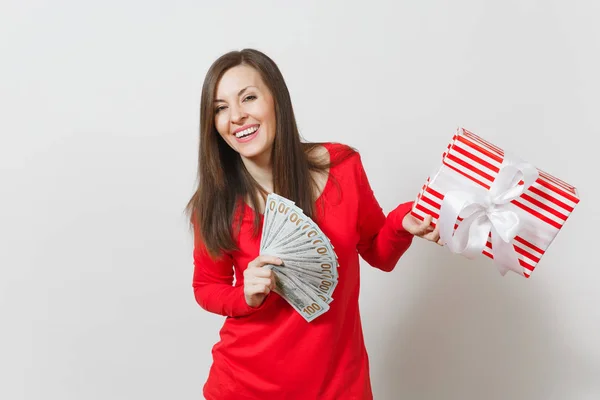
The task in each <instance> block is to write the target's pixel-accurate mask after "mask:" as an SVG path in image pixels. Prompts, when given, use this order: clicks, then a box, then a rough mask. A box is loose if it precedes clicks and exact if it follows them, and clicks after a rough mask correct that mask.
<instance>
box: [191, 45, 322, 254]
mask: <svg viewBox="0 0 600 400" xmlns="http://www.w3.org/2000/svg"><path fill="white" fill-rule="evenodd" d="M238 65H247V66H249V67H252V68H254V69H255V70H256V71H258V72H259V74H260V76H261V78H262V80H263V82H264V83H265V85H266V86H267V87H268V89H269V90H270V91H271V94H272V96H273V100H274V105H275V118H276V134H275V141H274V143H273V148H272V153H271V160H272V163H273V165H272V169H273V190H274V192H275V193H277V194H279V195H280V196H283V197H286V198H288V199H290V200H292V201H294V202H295V203H296V205H297V206H298V207H300V208H301V209H302V210H303V211H304V213H305V214H306V215H307V216H309V217H311V218H315V216H314V213H315V209H314V208H315V207H314V201H315V197H316V195H317V184H316V182H315V180H314V179H313V176H312V175H311V171H315V172H322V173H324V172H325V171H326V170H327V169H328V168H330V167H331V166H332V162H324V161H322V160H320V159H318V158H316V157H312V156H311V153H312V151H313V150H315V149H316V147H317V146H319V145H320V143H306V142H302V141H301V137H300V133H299V132H298V127H297V125H296V119H295V117H294V110H293V108H292V101H291V99H290V94H289V91H288V88H287V85H286V84H285V81H284V79H283V76H282V74H281V72H280V70H279V68H278V67H277V65H276V64H275V62H274V61H273V60H271V59H270V58H269V57H268V56H266V55H265V54H263V53H262V52H260V51H258V50H254V49H244V50H241V51H232V52H229V53H227V54H224V55H223V56H221V57H219V58H218V59H217V60H216V61H215V62H214V63H213V64H212V66H211V67H210V69H209V70H208V72H207V74H206V77H205V79H204V84H203V86H202V95H201V101H200V148H199V152H198V186H197V189H196V192H195V193H194V195H193V196H192V198H191V199H190V201H189V203H188V205H187V208H186V211H187V213H188V215H189V216H190V217H191V220H192V222H193V224H194V226H195V232H196V234H199V238H200V239H201V240H202V241H203V242H204V245H205V246H206V248H207V250H208V252H209V253H210V254H211V255H213V256H217V255H219V254H220V253H222V252H225V251H233V250H237V246H236V243H235V240H234V231H233V229H234V223H235V222H236V221H234V218H235V211H236V207H238V206H240V205H241V203H240V202H242V201H245V200H246V199H247V200H248V201H249V202H250V205H251V206H252V208H254V210H259V209H260V208H259V206H260V204H261V201H260V198H259V196H262V198H263V201H264V199H265V198H266V195H267V193H266V192H265V190H264V189H263V188H262V187H261V186H260V185H259V184H258V183H257V182H256V181H255V180H254V178H252V176H251V175H250V173H249V172H248V171H247V170H246V168H245V166H244V164H243V162H242V160H241V158H240V156H239V154H238V153H237V152H236V151H235V150H233V149H232V148H231V147H229V145H228V144H227V143H226V142H225V141H224V140H223V138H221V136H220V135H219V133H218V132H217V130H216V127H215V107H214V99H215V94H216V93H215V92H216V88H217V85H218V83H219V81H220V79H221V77H222V76H223V74H224V73H225V72H226V71H227V70H229V69H230V68H233V67H235V66H238ZM331 161H333V160H331ZM254 215H255V217H254V234H255V235H257V234H258V231H259V226H260V218H261V216H260V214H259V213H258V212H256V213H255V214H254ZM239 222H240V223H241V220H240V221H239Z"/></svg>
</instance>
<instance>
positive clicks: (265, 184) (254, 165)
mask: <svg viewBox="0 0 600 400" xmlns="http://www.w3.org/2000/svg"><path fill="white" fill-rule="evenodd" d="M242 162H243V163H244V166H245V167H246V170H248V172H249V173H250V175H251V176H252V178H254V180H255V181H256V182H257V183H258V184H259V185H260V186H261V187H262V188H263V189H264V190H266V191H267V192H268V193H273V165H272V164H271V158H270V157H268V156H267V157H263V158H260V157H256V158H252V159H248V158H244V157H242Z"/></svg>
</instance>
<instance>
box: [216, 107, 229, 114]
mask: <svg viewBox="0 0 600 400" xmlns="http://www.w3.org/2000/svg"><path fill="white" fill-rule="evenodd" d="M226 108H227V107H226V106H219V107H217V108H215V114H218V113H220V112H221V111H223V110H224V109H226Z"/></svg>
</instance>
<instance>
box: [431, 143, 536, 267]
mask: <svg viewBox="0 0 600 400" xmlns="http://www.w3.org/2000/svg"><path fill="white" fill-rule="evenodd" d="M537 178H538V171H537V169H536V168H535V167H534V166H533V165H531V164H528V163H526V162H524V161H522V160H520V159H518V158H517V157H514V156H510V155H507V154H506V153H505V155H504V160H503V162H502V165H501V166H500V171H499V173H498V175H497V177H496V179H495V180H494V182H493V183H492V185H491V187H490V189H489V190H486V189H484V188H482V187H474V186H469V188H468V189H466V190H453V191H449V192H448V193H446V195H445V196H444V200H443V201H442V206H441V208H440V217H439V220H438V224H439V226H440V237H441V239H442V241H443V242H444V243H445V244H446V245H447V247H448V248H449V249H450V251H452V252H453V253H458V254H462V255H463V256H465V257H467V258H470V259H473V258H475V257H476V256H477V255H479V254H481V252H482V251H483V249H484V247H485V246H486V243H487V240H488V236H489V234H490V232H491V234H492V235H491V236H492V254H493V255H494V262H495V263H496V265H497V266H498V270H499V271H500V274H501V275H502V276H504V275H505V274H506V272H508V270H512V271H514V272H516V273H517V274H519V275H523V268H522V267H521V265H520V264H519V258H518V256H517V254H516V252H515V249H514V247H513V245H512V240H513V239H514V237H515V236H516V235H517V233H518V232H519V230H520V228H521V224H522V222H521V220H520V218H519V215H518V214H517V213H516V212H515V211H514V207H515V206H514V205H512V204H511V203H510V202H511V201H512V200H513V199H516V198H518V197H519V196H521V194H523V192H525V191H526V190H527V189H528V188H529V187H530V186H531V185H532V184H533V183H534V182H535V181H536V180H537ZM521 180H523V185H520V184H519V182H520V181H521ZM467 190H468V191H467ZM459 216H461V217H462V218H463V220H462V221H461V222H460V223H459V224H458V228H457V229H456V231H454V225H455V223H456V221H457V219H458V217H459Z"/></svg>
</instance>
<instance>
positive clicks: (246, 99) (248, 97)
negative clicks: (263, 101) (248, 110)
mask: <svg viewBox="0 0 600 400" xmlns="http://www.w3.org/2000/svg"><path fill="white" fill-rule="evenodd" d="M250 100H256V96H255V95H253V94H251V95H249V96H246V97H244V101H250Z"/></svg>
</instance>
